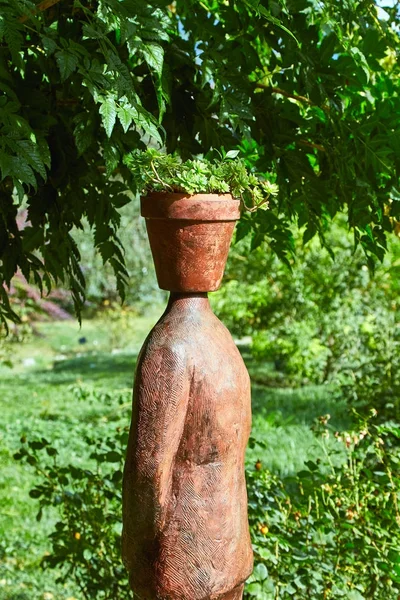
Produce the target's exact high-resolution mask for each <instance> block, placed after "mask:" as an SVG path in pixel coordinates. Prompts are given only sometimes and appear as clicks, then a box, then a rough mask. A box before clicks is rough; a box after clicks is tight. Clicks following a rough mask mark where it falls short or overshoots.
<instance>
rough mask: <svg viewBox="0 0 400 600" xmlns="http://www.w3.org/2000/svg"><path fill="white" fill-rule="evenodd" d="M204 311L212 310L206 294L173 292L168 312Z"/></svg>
mask: <svg viewBox="0 0 400 600" xmlns="http://www.w3.org/2000/svg"><path fill="white" fill-rule="evenodd" d="M203 310H211V307H210V301H209V299H208V294H207V293H206V292H204V293H201V292H200V293H192V294H184V293H177V292H171V294H170V297H169V301H168V306H167V309H166V312H171V311H179V312H187V311H189V312H190V311H203Z"/></svg>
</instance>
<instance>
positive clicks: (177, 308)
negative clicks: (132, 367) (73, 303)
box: [123, 294, 252, 600]
mask: <svg viewBox="0 0 400 600" xmlns="http://www.w3.org/2000/svg"><path fill="white" fill-rule="evenodd" d="M250 411H251V406H250V383H249V376H248V373H247V370H246V368H245V366H244V363H243V360H242V357H241V355H240V353H239V351H238V350H237V348H236V346H235V344H234V342H233V340H232V337H231V335H230V333H229V332H228V330H227V329H226V328H225V326H224V325H223V324H222V323H221V322H220V321H219V320H218V319H217V317H216V316H215V315H214V314H213V312H212V311H211V309H210V306H209V303H208V299H207V297H206V294H203V295H201V294H197V295H193V296H182V295H172V297H171V300H170V303H169V305H168V308H167V310H166V312H165V314H164V315H163V317H162V318H161V320H160V321H159V322H158V324H157V325H156V326H155V328H154V329H153V331H152V332H151V333H150V335H149V337H148V338H147V340H146V342H145V345H144V347H143V349H142V352H141V354H140V357H139V362H138V366H137V372H136V381H135V388H134V405H133V418H132V428H131V433H130V441H129V447H128V455H127V462H126V472H125V482H124V534H123V556H124V560H125V563H126V565H127V567H128V569H129V571H130V574H131V585H132V589H133V590H134V591H135V592H136V593H137V594H138V595H139V596H140V597H141V598H143V599H146V600H154V599H157V600H158V599H160V600H161V599H162V600H167V599H168V600H169V599H175V598H176V599H178V598H179V599H182V600H205V599H208V598H210V599H211V598H213V599H214V598H226V599H228V598H232V600H233V599H236V598H241V592H240V591H237V592H235V593H236V596H235V594H232V593H231V594H229V592H232V591H233V590H234V588H235V587H237V586H238V585H240V584H241V583H242V582H243V581H244V580H245V579H246V578H247V577H248V576H249V574H250V572H251V570H252V550H251V544H250V537H249V527H248V521H247V496H246V486H245V478H244V453H245V448H246V444H247V440H248V437H249V433H250V420H251V414H250ZM221 594H226V595H221Z"/></svg>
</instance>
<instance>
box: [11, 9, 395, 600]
mask: <svg viewBox="0 0 400 600" xmlns="http://www.w3.org/2000/svg"><path fill="white" fill-rule="evenodd" d="M398 5H399V3H398V2H397V1H390V2H389V1H388V2H386V3H383V2H379V3H376V2H373V1H370V0H345V1H343V2H336V1H335V0H321V1H319V0H287V1H284V0H280V1H272V0H268V1H267V0H266V1H262V2H259V1H256V0H247V1H244V0H243V1H242V2H232V1H231V0H221V1H218V0H204V1H202V2H195V1H194V0H193V1H192V0H187V1H186V2H180V1H176V2H172V3H167V2H163V1H162V0H154V1H153V2H142V1H140V2H139V1H136V0H121V1H119V0H100V1H99V2H97V1H96V2H80V1H78V0H75V1H74V2H69V0H60V1H59V2H57V1H55V2H46V1H45V2H40V3H38V4H36V3H35V2H22V0H0V90H1V94H2V95H1V96H0V133H1V135H0V171H1V179H0V274H1V281H2V286H0V320H1V327H2V334H3V335H2V337H1V340H0V377H1V380H0V407H1V416H2V418H1V423H0V461H1V471H0V599H1V600H53V599H56V600H88V599H90V600H102V599H109V600H125V599H128V598H131V595H130V592H129V586H128V581H127V575H126V572H125V570H124V568H123V566H122V563H121V559H120V533H121V525H120V524H121V479H122V465H123V460H124V453H125V447H126V441H127V427H128V423H129V420H130V404H131V388H132V382H133V373H134V366H135V361H136V358H137V354H138V351H139V349H140V346H141V344H142V343H143V340H144V338H145V336H146V335H147V333H148V331H149V330H150V328H151V327H152V325H153V324H154V323H155V322H156V321H157V319H158V318H159V316H160V315H161V313H162V311H163V308H164V306H165V303H166V296H165V294H164V293H163V292H161V291H159V290H158V289H157V287H156V284H155V281H156V280H155V275H154V271H153V266H152V262H151V256H150V251H149V248H148V243H147V240H146V235H145V229H144V224H143V223H142V221H141V219H140V217H139V203H138V198H137V195H136V194H135V192H136V191H137V190H135V189H134V185H133V182H132V177H131V174H130V173H129V169H127V167H126V162H124V157H125V156H126V154H127V153H128V152H131V151H132V150H135V149H144V148H145V147H146V146H148V145H150V146H151V147H155V146H162V147H164V148H166V150H167V151H168V152H171V153H176V154H179V155H180V156H182V157H183V158H188V157H190V156H196V155H208V156H215V155H216V153H217V151H218V152H219V153H221V152H227V151H230V150H234V151H238V152H239V156H240V157H241V158H242V159H243V160H244V161H245V163H246V166H247V167H248V168H249V169H250V170H252V171H257V172H258V173H262V174H265V175H266V176H268V177H269V178H270V179H271V181H272V182H274V183H276V184H277V185H278V186H279V194H278V195H277V197H276V198H271V200H270V205H269V209H268V210H265V211H264V210H260V211H258V212H257V213H254V214H247V215H244V216H243V217H242V219H241V221H240V222H239V223H238V225H237V228H236V232H235V239H234V243H233V245H232V248H231V253H230V257H229V261H228V265H227V269H226V274H225V279H224V283H223V286H222V288H221V290H220V291H218V292H216V293H215V294H212V295H211V302H212V306H213V309H214V310H215V312H216V314H217V315H218V316H219V317H220V318H221V320H222V321H223V322H224V323H225V324H226V325H227V326H228V328H229V329H230V331H231V332H232V334H233V336H234V338H235V340H236V341H237V344H238V347H239V349H240V351H241V352H242V354H243V357H244V360H245V362H246V364H247V367H248V369H249V372H250V375H251V380H252V402H253V429H252V437H251V440H250V444H249V448H248V452H247V458H246V474H247V483H248V496H249V517H250V528H251V535H252V542H253V546H254V552H255V570H254V573H253V575H252V576H251V578H250V579H249V581H248V583H247V586H246V590H245V598H246V600H249V599H250V598H258V599H260V600H276V599H288V598H295V599H298V600H303V599H304V600H305V599H307V600H308V599H310V598H312V599H317V598H324V599H325V598H330V599H334V600H336V599H338V598H346V599H349V600H363V599H365V600H369V599H377V600H383V599H385V600H397V599H398V598H399V595H400V508H399V502H400V486H399V484H400V471H399V460H400V424H399V423H400V414H399V411H400V326H399V287H400V277H399V274H400V247H399V242H398V233H399V231H400V225H399V220H400V202H399V200H400V191H399V190H400V187H399V172H400V164H399V163H400V147H399V139H400V137H399V136H400V96H399V65H398V48H399V6H398ZM42 293H43V297H42V295H41V294H42ZM121 296H122V297H123V298H124V303H123V304H121ZM76 316H78V319H79V318H80V319H82V327H80V326H79V324H78V321H77V319H76ZM7 329H8V330H9V331H8V336H6V333H7Z"/></svg>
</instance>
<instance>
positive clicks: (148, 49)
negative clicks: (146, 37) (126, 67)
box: [140, 42, 164, 77]
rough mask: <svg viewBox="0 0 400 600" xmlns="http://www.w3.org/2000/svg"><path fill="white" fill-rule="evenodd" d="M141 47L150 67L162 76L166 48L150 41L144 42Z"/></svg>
mask: <svg viewBox="0 0 400 600" xmlns="http://www.w3.org/2000/svg"><path fill="white" fill-rule="evenodd" d="M140 49H141V51H142V53H143V56H144V59H145V61H146V62H147V64H148V65H149V67H150V69H152V70H153V71H155V72H156V73H157V75H158V76H159V77H161V75H162V70H163V64H164V48H163V47H162V46H160V44H157V43H155V42H148V43H146V44H143V46H141V47H140Z"/></svg>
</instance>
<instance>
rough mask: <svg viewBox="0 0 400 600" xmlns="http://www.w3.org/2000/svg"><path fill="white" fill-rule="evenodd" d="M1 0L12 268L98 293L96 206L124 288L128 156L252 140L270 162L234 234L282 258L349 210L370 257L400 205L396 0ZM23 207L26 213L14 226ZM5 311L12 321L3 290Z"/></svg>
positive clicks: (0, 78)
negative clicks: (299, 230)
mask: <svg viewBox="0 0 400 600" xmlns="http://www.w3.org/2000/svg"><path fill="white" fill-rule="evenodd" d="M385 11H386V12H383V13H382V10H380V11H378V10H377V6H376V4H375V2H374V1H373V0H343V1H340V2H339V1H337V0H261V1H260V0H236V1H234V0H202V1H201V2H200V1H194V0H176V2H172V3H169V2H168V0H151V1H145V0H92V1H91V2H86V1H84V0H82V1H81V0H74V1H71V0H42V1H41V2H39V3H38V4H36V3H35V2H33V1H32V0H0V90H1V93H2V94H1V96H0V130H1V137H0V172H1V177H0V273H1V281H2V282H3V283H4V284H5V285H6V286H9V284H10V281H11V279H12V277H13V275H14V274H15V273H16V271H17V270H18V269H20V270H21V272H22V273H23V274H24V275H25V277H26V278H27V279H29V278H31V279H32V280H33V281H35V282H36V284H37V285H38V286H39V287H41V288H42V287H43V286H44V287H45V288H47V289H49V288H50V287H51V286H52V285H53V284H54V283H57V282H60V281H64V282H65V281H66V282H67V283H68V285H69V287H70V289H71V292H72V297H73V300H74V303H75V306H76V309H77V311H78V312H79V309H80V307H81V306H82V303H83V301H84V297H85V280H84V277H83V275H82V273H81V270H80V267H79V262H80V254H79V248H78V247H77V245H76V243H75V241H74V239H73V237H72V236H71V232H72V231H73V229H74V228H76V227H78V228H80V227H81V226H82V222H83V220H84V219H85V218H87V220H88V221H89V224H90V226H91V228H92V231H93V239H94V244H95V246H96V248H97V249H98V250H99V252H100V253H101V256H102V258H103V260H104V261H105V262H109V263H110V264H111V266H112V267H113V269H114V272H115V274H116V278H117V286H118V289H119V292H120V294H121V295H122V296H123V294H124V282H125V280H126V277H127V271H126V267H125V264H124V255H123V248H122V244H121V242H120V240H119V237H118V226H119V223H120V215H119V210H118V209H119V208H121V207H122V206H123V205H124V204H125V203H127V202H128V201H129V198H128V196H127V195H126V190H127V189H129V188H130V186H131V185H132V182H131V180H130V174H129V171H128V169H127V168H126V166H124V164H123V157H124V155H125V154H127V153H128V152H130V151H132V150H133V149H135V148H139V149H144V148H145V147H146V146H147V145H148V144H149V142H150V143H151V144H153V145H154V144H156V145H157V144H158V145H160V146H162V145H164V146H165V147H166V149H167V150H168V151H169V152H177V153H179V154H180V155H181V156H182V157H183V158H190V157H191V156H193V155H197V154H202V153H205V152H207V151H209V150H210V149H219V148H221V147H224V148H225V151H229V150H230V149H234V148H240V150H241V152H242V156H243V158H244V159H245V160H246V161H247V164H248V166H249V167H251V168H253V167H254V168H256V169H257V170H258V171H260V172H263V173H270V174H271V173H272V174H274V175H275V178H276V182H277V183H278V184H279V188H280V193H279V196H278V197H277V198H276V199H275V200H274V201H273V202H271V207H270V210H269V211H260V212H259V213H257V214H255V215H246V216H244V217H243V219H242V221H241V223H240V225H239V230H238V236H237V237H238V238H240V237H243V236H245V235H247V234H251V235H252V248H255V247H257V246H258V245H259V244H261V242H262V241H263V240H264V239H268V241H269V242H270V244H271V246H272V248H273V249H274V250H275V251H276V252H277V253H278V254H279V255H280V257H281V258H282V259H284V260H287V256H288V254H289V253H290V252H292V249H293V242H292V236H291V233H290V228H289V225H290V222H291V221H292V220H297V221H298V224H299V225H300V226H301V227H303V226H304V227H305V230H304V241H305V242H307V241H308V240H309V239H311V238H312V237H313V236H314V235H315V234H319V236H320V237H321V239H322V241H323V242H324V230H325V229H326V227H327V224H328V222H329V221H330V219H331V218H333V217H334V216H335V214H336V213H337V212H339V211H343V210H345V211H346V212H347V214H348V221H349V225H350V227H351V228H353V230H354V235H355V243H356V244H358V243H361V244H362V246H363V247H364V249H365V251H366V252H367V255H368V256H369V259H370V263H371V264H372V262H373V256H377V257H378V258H379V259H381V258H382V256H383V253H384V251H385V244H386V242H385V233H386V232H388V231H390V230H391V229H392V228H393V225H394V224H395V222H396V220H397V218H399V211H400V203H399V200H400V191H399V183H398V174H399V162H400V146H399V144H400V142H399V140H400V136H399V133H400V132H399V128H400V124H399V123H400V121H399V118H398V117H399V114H400V98H399V66H398V64H397V61H396V56H397V54H396V52H397V50H396V49H397V48H398V42H399V35H398V30H399V21H400V18H399V14H398V2H396V3H395V5H394V6H393V7H392V8H391V7H388V8H386V9H385ZM21 204H24V205H26V206H27V209H28V222H27V223H26V225H25V227H24V228H21V227H20V228H18V226H17V222H16V217H17V213H18V208H19V206H20V205H21ZM0 296H1V303H0V318H1V319H2V320H3V321H5V319H6V318H7V317H11V318H12V317H13V313H12V309H11V307H10V304H9V301H8V295H7V288H6V287H4V286H0Z"/></svg>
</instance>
